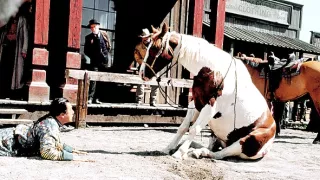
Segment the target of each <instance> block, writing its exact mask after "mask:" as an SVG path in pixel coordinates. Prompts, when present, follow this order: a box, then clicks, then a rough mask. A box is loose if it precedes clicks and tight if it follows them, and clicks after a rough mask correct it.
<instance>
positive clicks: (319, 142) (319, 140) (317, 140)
mask: <svg viewBox="0 0 320 180" xmlns="http://www.w3.org/2000/svg"><path fill="white" fill-rule="evenodd" d="M312 144H320V139H315V140H314V141H313V143H312Z"/></svg>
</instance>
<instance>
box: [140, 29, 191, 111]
mask: <svg viewBox="0 0 320 180" xmlns="http://www.w3.org/2000/svg"><path fill="white" fill-rule="evenodd" d="M171 35H172V33H171V32H166V34H165V35H164V36H163V38H161V39H162V42H161V48H160V49H159V51H158V52H157V54H156V56H155V57H154V59H153V61H152V64H151V65H150V64H148V63H147V60H148V57H149V50H150V48H151V47H152V45H153V43H154V40H153V39H151V42H150V43H149V45H148V47H147V52H146V55H145V57H144V59H143V62H142V64H141V66H142V67H141V68H140V71H139V74H142V73H144V72H142V71H144V69H145V67H144V66H147V67H148V68H149V69H150V70H151V72H152V73H153V75H154V76H155V77H156V81H157V83H158V88H159V90H160V94H161V95H162V97H163V98H165V99H168V100H169V101H171V102H172V103H173V104H175V103H174V101H173V100H172V99H171V98H170V97H167V96H166V94H165V90H164V89H163V88H162V87H161V86H160V81H161V77H162V76H163V75H164V74H166V73H167V72H168V71H170V70H171V69H172V68H173V67H174V66H175V65H177V64H178V61H177V59H178V57H179V53H180V48H181V43H180V42H181V37H180V42H178V45H177V47H176V48H175V49H174V50H172V48H171V47H170V45H169V41H170V37H171ZM165 50H169V51H170V53H171V54H172V57H173V58H172V61H175V63H174V64H172V63H171V65H170V67H168V68H167V70H166V71H164V72H163V73H162V74H160V75H157V73H156V72H155V71H154V69H153V66H154V64H155V62H156V60H157V59H158V58H159V56H160V55H162V54H163V53H165V54H167V55H168V54H169V53H168V52H165ZM167 83H168V84H170V83H171V80H169V81H168V82H167ZM167 104H169V105H170V106H171V107H174V108H179V107H182V106H181V105H179V104H175V105H176V106H174V105H172V104H171V103H169V102H167ZM182 108H183V107H182ZM192 109H193V108H192Z"/></svg>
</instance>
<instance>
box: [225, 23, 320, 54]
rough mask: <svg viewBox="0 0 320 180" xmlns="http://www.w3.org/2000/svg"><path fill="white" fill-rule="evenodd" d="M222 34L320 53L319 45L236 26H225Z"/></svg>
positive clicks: (231, 37)
mask: <svg viewBox="0 0 320 180" xmlns="http://www.w3.org/2000/svg"><path fill="white" fill-rule="evenodd" d="M224 35H225V36H227V37H228V38H230V39H234V40H238V41H245V42H250V43H257V44H263V45H267V46H275V47H281V48H286V49H292V50H295V51H300V52H307V53H312V54H320V48H319V47H316V46H314V45H312V44H309V43H306V42H304V41H302V40H300V39H297V38H296V39H293V38H289V37H285V36H281V35H273V34H269V33H263V32H258V31H252V30H246V29H240V28H237V27H229V26H225V29H224Z"/></svg>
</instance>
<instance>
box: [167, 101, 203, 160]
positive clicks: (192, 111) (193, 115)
mask: <svg viewBox="0 0 320 180" xmlns="http://www.w3.org/2000/svg"><path fill="white" fill-rule="evenodd" d="M198 116H199V111H197V109H196V108H195V106H194V102H193V101H191V102H190V103H189V105H188V111H187V115H186V117H185V118H184V120H183V122H182V123H181V125H180V126H179V128H178V131H177V134H176V135H175V136H174V138H173V139H172V141H171V143H170V144H169V145H168V146H167V147H166V148H165V149H164V150H163V152H164V153H166V154H169V153H170V151H171V150H173V149H175V148H176V147H177V145H178V143H179V142H180V140H181V138H182V136H183V135H184V134H185V133H186V132H187V131H188V130H189V126H190V123H191V122H194V121H195V120H196V119H197V118H198Z"/></svg>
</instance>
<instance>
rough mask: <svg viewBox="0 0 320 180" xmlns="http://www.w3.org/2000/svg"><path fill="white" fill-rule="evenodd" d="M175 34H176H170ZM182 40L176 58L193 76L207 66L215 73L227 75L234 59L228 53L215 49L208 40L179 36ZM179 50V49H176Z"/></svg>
mask: <svg viewBox="0 0 320 180" xmlns="http://www.w3.org/2000/svg"><path fill="white" fill-rule="evenodd" d="M170 33H175V32H170ZM177 34H178V35H179V36H180V37H181V38H180V41H179V42H178V45H177V47H179V52H177V53H176V52H175V53H174V56H175V57H177V59H178V61H179V62H180V63H181V64H182V65H183V66H185V67H186V66H187V67H186V68H187V69H188V70H189V71H190V72H192V73H193V74H197V73H198V72H199V70H200V69H201V68H202V67H204V66H206V67H209V68H210V69H211V70H213V71H220V72H221V73H222V74H225V73H226V71H227V69H228V67H229V65H230V63H229V62H230V61H231V59H232V57H231V56H230V54H228V53H227V52H225V51H223V50H221V49H219V48H217V47H215V46H214V45H213V44H211V43H209V42H208V41H207V40H205V39H203V38H199V37H195V36H191V35H186V34H179V33H177ZM175 49H178V48H175Z"/></svg>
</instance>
